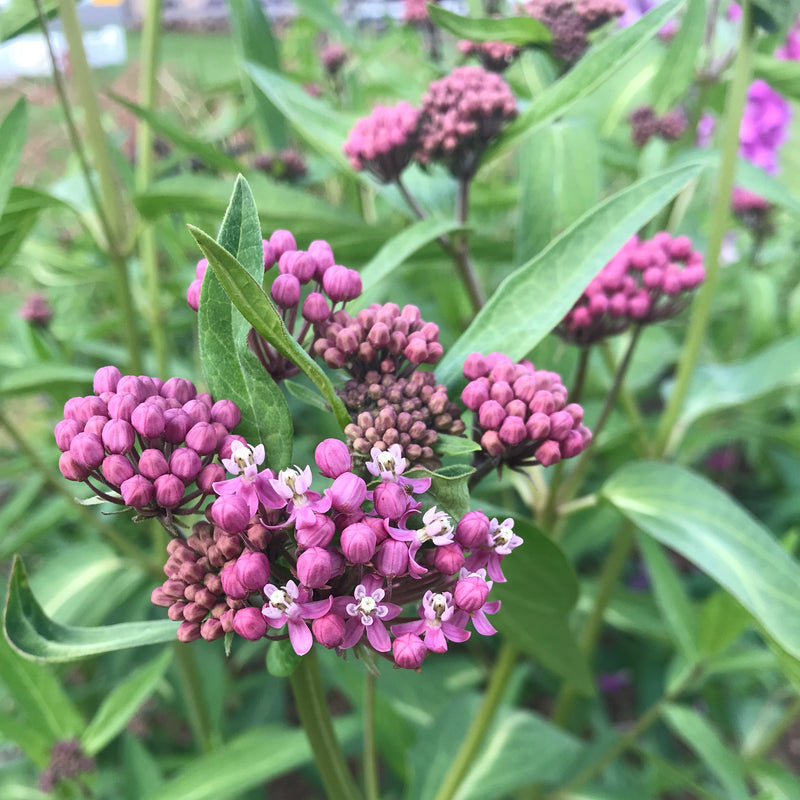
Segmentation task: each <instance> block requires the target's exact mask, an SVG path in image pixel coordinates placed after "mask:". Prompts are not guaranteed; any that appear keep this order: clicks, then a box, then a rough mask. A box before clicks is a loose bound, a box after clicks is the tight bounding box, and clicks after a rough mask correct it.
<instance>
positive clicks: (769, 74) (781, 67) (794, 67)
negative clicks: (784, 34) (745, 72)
mask: <svg viewBox="0 0 800 800" xmlns="http://www.w3.org/2000/svg"><path fill="white" fill-rule="evenodd" d="M753 74H754V75H755V77H756V78H761V79H762V80H764V81H766V82H767V83H768V84H769V85H770V86H771V87H772V88H773V89H774V90H775V91H776V92H780V94H782V95H783V96H784V97H785V98H787V99H788V100H800V61H788V60H785V59H782V58H774V57H773V56H768V55H764V54H758V55H756V56H755V58H754V60H753Z"/></svg>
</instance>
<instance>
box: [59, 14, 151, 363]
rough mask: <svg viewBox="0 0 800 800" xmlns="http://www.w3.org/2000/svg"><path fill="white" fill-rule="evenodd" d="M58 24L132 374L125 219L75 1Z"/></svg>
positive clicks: (135, 344)
mask: <svg viewBox="0 0 800 800" xmlns="http://www.w3.org/2000/svg"><path fill="white" fill-rule="evenodd" d="M58 10H59V16H60V18H61V27H62V29H63V31H64V38H65V39H66V40H67V45H68V46H69V55H70V65H71V67H72V72H73V76H74V82H75V87H76V91H77V93H78V98H79V99H80V103H81V105H82V106H83V111H84V116H85V121H86V139H87V141H88V143H89V149H90V150H91V152H92V154H93V156H94V165H95V169H96V171H97V176H98V178H99V180H100V198H101V200H102V207H103V209H104V214H105V217H106V219H107V221H108V229H109V230H108V236H109V239H108V241H107V251H108V254H109V257H110V259H111V263H112V265H113V266H114V270H115V272H116V277H117V291H118V294H119V296H118V301H119V305H120V309H121V312H122V323H121V324H122V326H123V328H124V334H125V337H126V342H127V346H128V356H129V359H130V368H131V370H132V371H133V372H134V373H138V372H141V370H142V352H141V345H140V343H139V335H138V332H137V326H136V314H135V312H134V306H133V295H132V292H131V285H130V280H129V277H128V265H127V262H126V260H125V256H124V254H123V253H124V248H123V243H124V242H125V240H126V239H127V220H126V216H125V209H124V207H123V205H122V200H121V198H122V193H121V191H120V187H119V185H118V182H117V180H116V176H115V174H114V170H113V167H112V163H111V153H110V151H109V147H108V140H107V138H106V135H105V131H104V130H103V126H102V124H101V122H100V106H99V104H98V102H97V93H96V92H95V89H94V82H93V80H92V71H91V68H90V67H89V62H88V60H87V58H86V50H85V49H84V47H83V31H82V30H81V26H80V22H79V21H78V11H77V8H76V6H75V0H58Z"/></svg>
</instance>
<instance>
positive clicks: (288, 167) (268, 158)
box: [195, 147, 308, 310]
mask: <svg viewBox="0 0 800 800" xmlns="http://www.w3.org/2000/svg"><path fill="white" fill-rule="evenodd" d="M253 167H254V168H255V169H257V170H260V171H261V172H265V173H266V174H267V175H269V176H270V177H272V178H274V179H275V180H276V181H286V182H287V183H295V182H296V181H299V180H301V179H302V178H305V176H306V175H307V174H308V167H307V166H306V160H305V158H304V157H303V154H302V153H301V152H300V151H299V150H297V149H296V148H294V147H287V148H285V149H284V150H279V151H278V152H277V153H261V154H259V155H257V156H256V157H255V158H254V159H253ZM265 266H266V265H265ZM195 310H197V309H195Z"/></svg>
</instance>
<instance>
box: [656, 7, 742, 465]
mask: <svg viewBox="0 0 800 800" xmlns="http://www.w3.org/2000/svg"><path fill="white" fill-rule="evenodd" d="M741 5H742V20H741V35H740V39H739V48H738V51H737V53H736V60H735V62H734V71H733V80H732V81H731V86H730V90H729V92H728V98H727V102H726V105H725V131H724V138H723V142H722V159H721V162H720V170H719V179H718V182H717V196H716V198H715V200H714V206H713V209H712V213H711V231H710V234H709V239H708V253H707V255H706V279H705V282H704V284H703V286H702V288H701V290H700V292H699V294H698V296H697V298H696V299H695V302H694V307H693V310H692V316H691V319H690V320H689V328H688V331H687V334H686V342H685V343H684V347H683V352H682V353H681V359H680V361H679V363H678V372H677V376H676V378H675V386H674V387H673V389H672V393H671V394H670V398H669V402H668V403H667V408H666V410H665V411H664V416H663V417H662V418H661V424H660V425H659V429H658V435H657V437H656V452H658V453H659V454H662V453H664V452H665V450H666V449H667V445H668V443H669V438H670V435H671V433H672V429H673V428H674V427H675V423H676V422H677V420H678V416H679V414H680V411H681V407H682V406H683V401H684V399H685V398H686V393H687V392H688V390H689V382H690V381H691V378H692V373H693V372H694V368H695V365H696V364H697V359H698V357H699V355H700V348H701V347H702V344H703V341H704V339H705V334H706V329H707V327H708V321H709V318H710V316H711V304H712V301H713V299H714V292H715V290H716V288H717V282H718V280H719V254H720V250H721V248H722V237H723V236H724V234H725V231H726V230H727V229H728V221H729V216H730V198H731V190H732V189H733V181H734V175H735V173H736V159H737V155H738V151H739V127H740V124H741V119H742V112H743V111H744V105H745V100H746V97H747V87H748V85H749V83H750V78H751V74H752V30H751V27H752V26H751V8H750V0H744V2H742V4H741Z"/></svg>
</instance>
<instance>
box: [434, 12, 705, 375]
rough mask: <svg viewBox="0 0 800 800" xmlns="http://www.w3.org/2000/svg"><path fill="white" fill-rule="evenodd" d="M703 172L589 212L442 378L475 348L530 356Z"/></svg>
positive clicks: (487, 309)
mask: <svg viewBox="0 0 800 800" xmlns="http://www.w3.org/2000/svg"><path fill="white" fill-rule="evenodd" d="M651 13H652V12H651ZM648 16H649V15H648ZM700 169H701V167H699V166H698V165H695V164H690V165H684V166H681V167H677V168H672V169H668V170H665V171H664V172H660V173H657V174H655V175H652V176H650V177H648V178H644V179H642V180H640V181H638V182H637V183H635V184H633V185H632V186H629V187H628V188H626V189H623V190H622V191H620V192H618V193H617V194H615V195H613V196H612V197H610V198H609V199H608V200H604V201H603V202H602V203H600V204H599V205H598V206H595V208H593V209H592V210H591V211H589V212H588V213H587V214H584V215H583V216H582V217H581V218H580V219H579V220H578V221H577V222H575V223H574V224H572V225H571V226H570V227H569V229H568V230H566V231H565V232H564V233H563V234H562V235H561V236H559V237H558V238H557V239H555V240H554V241H553V242H551V244H550V245H549V246H548V247H547V248H546V249H545V250H543V251H542V252H541V253H539V255H537V256H536V257H535V258H533V259H531V260H530V261H529V262H528V263H527V264H524V265H523V266H521V267H520V268H519V269H517V270H515V271H514V272H512V273H511V275H509V276H508V277H507V278H506V279H505V280H504V281H503V282H502V283H501V284H500V286H499V287H498V288H497V291H496V292H495V293H494V294H493V295H492V297H491V298H490V299H489V302H488V303H487V304H486V305H485V306H484V307H483V308H482V309H481V310H480V311H479V312H478V314H477V315H476V317H475V319H474V320H473V321H472V323H471V324H470V326H469V327H468V328H467V330H466V331H465V332H464V333H463V334H462V335H461V337H460V338H459V339H458V341H457V342H456V343H455V344H454V345H453V346H452V347H451V348H450V349H449V350H448V351H447V353H445V356H444V358H443V359H442V361H441V362H440V363H439V364H438V365H437V367H436V377H437V379H438V380H440V381H441V382H442V383H444V384H447V385H452V384H453V383H455V382H456V381H457V380H458V379H459V377H460V375H461V367H462V364H463V363H464V359H465V358H466V357H467V356H468V355H469V354H470V353H471V352H473V351H477V352H481V353H489V352H491V351H493V350H500V351H502V352H503V353H505V354H506V355H508V356H510V357H511V358H512V359H513V360H515V361H516V360H518V359H520V358H522V357H523V356H525V355H526V354H527V353H529V352H530V351H531V350H532V349H533V348H534V347H535V346H536V345H537V344H538V343H539V341H540V340H541V339H542V338H544V336H545V335H546V334H547V333H549V332H550V331H551V330H552V329H553V328H554V327H555V326H556V325H557V324H558V323H559V322H560V321H561V319H562V318H563V317H564V315H565V314H566V313H567V312H568V311H569V309H570V308H571V307H572V305H573V303H574V302H575V301H576V300H577V299H578V298H579V297H580V295H581V293H582V292H583V290H584V289H585V288H586V285H587V284H588V283H589V281H590V280H591V279H592V278H593V277H594V276H595V275H596V274H597V273H598V272H599V271H600V270H601V269H602V268H603V267H604V266H605V265H606V263H608V261H609V260H610V259H611V258H612V257H613V256H614V255H615V254H616V252H617V251H618V250H619V249H620V247H622V245H623V244H625V242H626V241H627V240H628V239H629V238H630V237H631V236H632V235H633V234H634V233H636V232H637V231H638V230H639V228H641V227H642V225H644V224H645V223H646V222H647V221H648V220H649V219H650V218H651V217H653V216H654V215H655V214H656V213H657V212H658V211H659V210H660V209H661V208H663V207H664V205H666V203H668V202H669V201H670V200H671V199H672V198H673V197H674V196H675V195H676V194H678V192H680V191H681V189H683V187H684V186H686V185H687V184H688V183H689V182H690V181H691V180H693V179H694V178H695V177H697V175H698V174H699V173H700Z"/></svg>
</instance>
